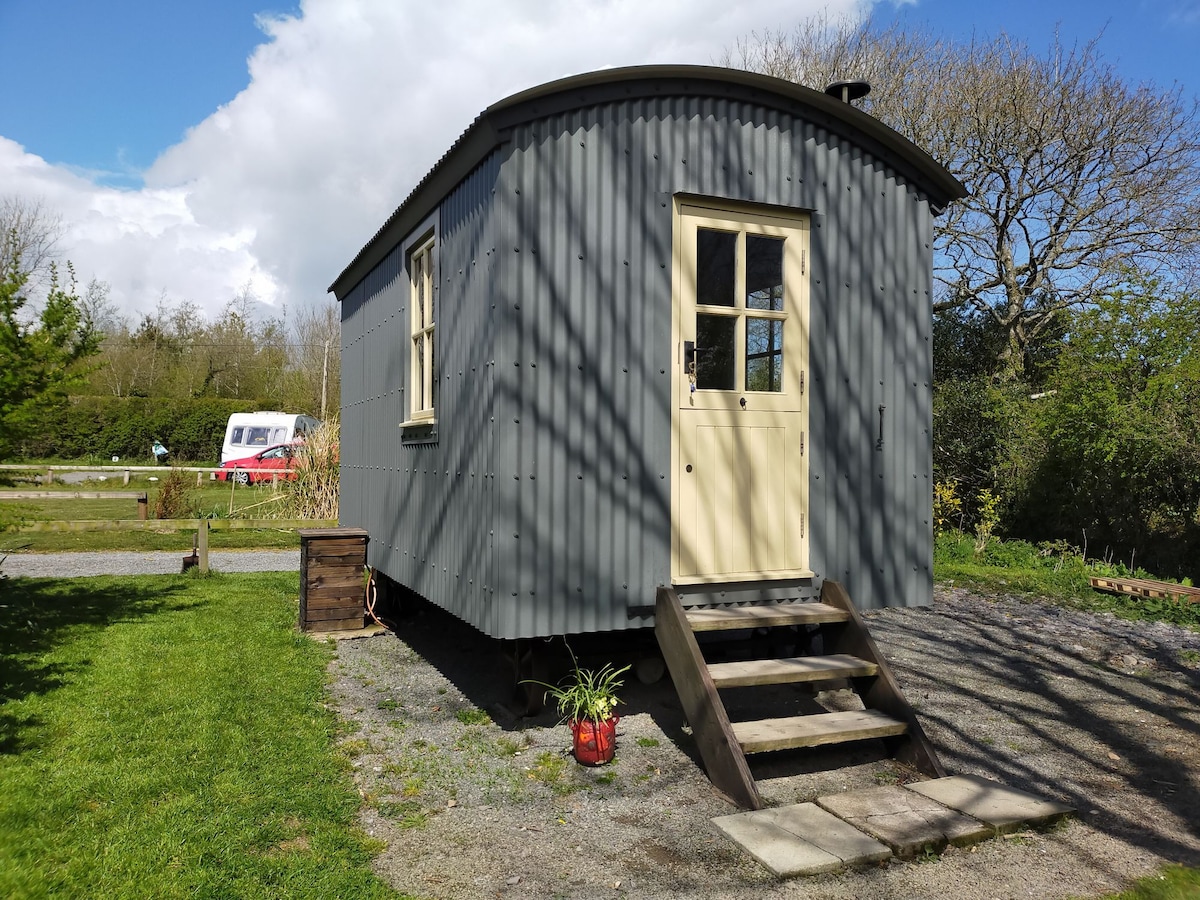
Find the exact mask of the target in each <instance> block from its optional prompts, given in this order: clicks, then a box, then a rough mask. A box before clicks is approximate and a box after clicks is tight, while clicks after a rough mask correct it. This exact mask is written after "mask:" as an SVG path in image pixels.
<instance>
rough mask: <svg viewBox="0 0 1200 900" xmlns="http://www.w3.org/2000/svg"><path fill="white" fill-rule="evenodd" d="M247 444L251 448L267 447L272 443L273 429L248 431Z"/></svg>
mask: <svg viewBox="0 0 1200 900" xmlns="http://www.w3.org/2000/svg"><path fill="white" fill-rule="evenodd" d="M246 431H247V434H246V443H247V444H249V445H250V446H251V447H265V446H267V444H269V443H271V429H270V428H269V427H265V426H258V427H251V428H248V429H246Z"/></svg>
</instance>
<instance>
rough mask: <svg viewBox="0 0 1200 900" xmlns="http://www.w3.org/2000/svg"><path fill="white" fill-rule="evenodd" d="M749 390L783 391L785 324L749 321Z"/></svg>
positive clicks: (775, 320) (747, 362) (771, 320)
mask: <svg viewBox="0 0 1200 900" xmlns="http://www.w3.org/2000/svg"><path fill="white" fill-rule="evenodd" d="M746 390H748V391H782V390H783V322H781V321H779V320H778V319H755V318H751V317H749V316H747V317H746Z"/></svg>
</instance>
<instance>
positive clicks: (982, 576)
mask: <svg viewBox="0 0 1200 900" xmlns="http://www.w3.org/2000/svg"><path fill="white" fill-rule="evenodd" d="M933 574H934V578H935V579H936V580H937V581H938V582H939V583H941V584H949V583H953V584H957V585H962V586H964V587H972V588H976V589H979V590H982V591H985V592H987V591H992V592H996V593H1005V594H1027V595H1030V596H1031V597H1033V598H1040V599H1045V600H1049V601H1050V602H1053V603H1057V604H1060V605H1062V606H1068V607H1071V608H1073V609H1083V610H1088V611H1092V612H1111V613H1113V614H1114V615H1116V616H1120V617H1121V618H1124V619H1132V620H1155V621H1162V622H1171V623H1172V624H1175V625H1182V626H1184V627H1185V628H1191V629H1193V630H1195V629H1198V628H1200V603H1187V602H1183V601H1178V600H1156V599H1151V598H1143V597H1132V596H1129V595H1127V594H1108V593H1104V592H1101V591H1097V590H1096V589H1095V588H1093V587H1092V586H1091V585H1090V584H1089V583H1088V578H1089V577H1090V576H1093V575H1100V576H1104V577H1108V578H1125V577H1129V578H1151V579H1155V578H1157V576H1156V575H1154V574H1152V573H1149V572H1145V571H1143V570H1141V569H1138V570H1137V571H1135V572H1130V571H1129V570H1128V569H1127V568H1126V567H1125V566H1123V565H1121V564H1119V563H1118V564H1112V563H1105V562H1103V561H1101V560H1095V559H1087V560H1085V559H1083V558H1082V557H1081V556H1080V555H1079V553H1078V552H1077V551H1074V550H1073V549H1072V548H1068V547H1063V546H1045V545H1043V546H1034V545H1033V544H1029V543H1027V542H1025V541H1001V540H997V539H992V540H991V541H989V542H988V544H987V546H986V547H985V548H984V549H983V550H982V551H976V550H975V539H974V538H973V537H972V536H970V535H964V534H960V533H958V532H945V533H942V534H939V535H938V536H937V538H936V540H935V541H934V558H933Z"/></svg>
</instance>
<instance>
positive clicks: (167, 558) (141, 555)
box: [0, 550, 300, 578]
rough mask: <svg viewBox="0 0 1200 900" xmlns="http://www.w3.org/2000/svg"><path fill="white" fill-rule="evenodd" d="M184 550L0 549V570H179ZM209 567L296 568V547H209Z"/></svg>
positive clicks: (61, 574)
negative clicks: (56, 551) (49, 551)
mask: <svg viewBox="0 0 1200 900" xmlns="http://www.w3.org/2000/svg"><path fill="white" fill-rule="evenodd" d="M189 553H190V551H186V550H151V551H128V552H126V551H105V552H103V553H98V552H91V551H87V552H72V553H17V552H11V551H10V552H8V553H7V555H5V553H3V552H0V557H3V562H2V563H0V572H3V573H4V574H5V575H8V576H9V577H12V578H15V577H17V576H19V575H24V576H27V577H30V578H52V577H58V578H75V577H79V576H84V575H170V574H176V575H177V574H179V571H180V569H181V568H182V567H183V558H184V557H185V556H187V555H189ZM208 565H209V568H211V569H214V570H216V571H218V572H299V571H300V551H299V550H209V551H208Z"/></svg>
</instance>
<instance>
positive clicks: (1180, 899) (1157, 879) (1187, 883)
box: [1107, 866, 1200, 900]
mask: <svg viewBox="0 0 1200 900" xmlns="http://www.w3.org/2000/svg"><path fill="white" fill-rule="evenodd" d="M1198 897H1200V870H1197V869H1189V868H1188V867H1187V866H1166V867H1165V868H1163V870H1162V871H1161V872H1160V873H1159V874H1157V875H1147V876H1146V877H1145V878H1141V879H1139V880H1138V881H1136V882H1134V884H1133V886H1132V887H1130V888H1129V890H1126V891H1122V892H1121V893H1119V894H1113V895H1112V896H1111V897H1110V898H1107V900H1196V898H1198Z"/></svg>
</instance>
